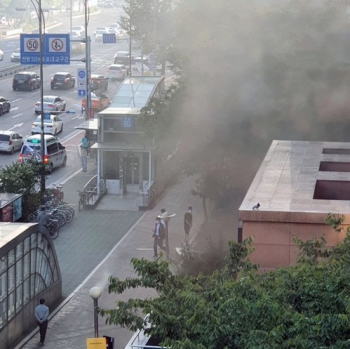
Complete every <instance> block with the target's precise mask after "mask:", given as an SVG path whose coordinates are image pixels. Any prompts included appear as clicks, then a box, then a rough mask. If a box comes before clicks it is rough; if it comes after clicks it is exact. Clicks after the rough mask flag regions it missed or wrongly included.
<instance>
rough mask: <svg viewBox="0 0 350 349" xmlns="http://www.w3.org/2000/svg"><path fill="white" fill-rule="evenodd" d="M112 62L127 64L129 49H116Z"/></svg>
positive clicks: (132, 59) (132, 60)
mask: <svg viewBox="0 0 350 349" xmlns="http://www.w3.org/2000/svg"><path fill="white" fill-rule="evenodd" d="M113 62H114V64H125V65H127V64H129V51H118V52H117V53H116V54H115V55H114V57H113ZM131 63H134V56H133V55H131Z"/></svg>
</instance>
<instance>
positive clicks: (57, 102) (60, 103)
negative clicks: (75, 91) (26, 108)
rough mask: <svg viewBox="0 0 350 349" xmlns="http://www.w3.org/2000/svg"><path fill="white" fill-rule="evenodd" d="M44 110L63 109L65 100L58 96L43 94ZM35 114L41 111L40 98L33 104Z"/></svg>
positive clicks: (64, 108) (48, 111)
mask: <svg viewBox="0 0 350 349" xmlns="http://www.w3.org/2000/svg"><path fill="white" fill-rule="evenodd" d="M43 101H44V112H47V113H50V112H55V111H65V110H66V102H65V101H64V100H63V99H62V98H61V97H58V96H44V98H43ZM34 112H35V114H40V113H41V100H39V101H37V102H36V103H35V105H34Z"/></svg>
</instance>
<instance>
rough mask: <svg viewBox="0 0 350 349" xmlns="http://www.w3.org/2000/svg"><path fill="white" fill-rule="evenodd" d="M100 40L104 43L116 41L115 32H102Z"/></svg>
mask: <svg viewBox="0 0 350 349" xmlns="http://www.w3.org/2000/svg"><path fill="white" fill-rule="evenodd" d="M102 40H103V41H102V42H103V43H104V44H115V43H116V42H117V37H116V35H115V33H112V34H103V38H102Z"/></svg>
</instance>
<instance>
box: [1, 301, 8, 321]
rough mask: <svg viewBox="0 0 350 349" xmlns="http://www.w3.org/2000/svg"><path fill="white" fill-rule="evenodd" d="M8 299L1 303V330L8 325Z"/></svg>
mask: <svg viewBox="0 0 350 349" xmlns="http://www.w3.org/2000/svg"><path fill="white" fill-rule="evenodd" d="M6 308H7V307H6V299H4V300H2V301H0V328H1V327H3V326H5V324H6Z"/></svg>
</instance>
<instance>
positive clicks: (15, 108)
mask: <svg viewBox="0 0 350 349" xmlns="http://www.w3.org/2000/svg"><path fill="white" fill-rule="evenodd" d="M18 108H19V107H14V108H11V109H10V111H14V110H17V109H18Z"/></svg>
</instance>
